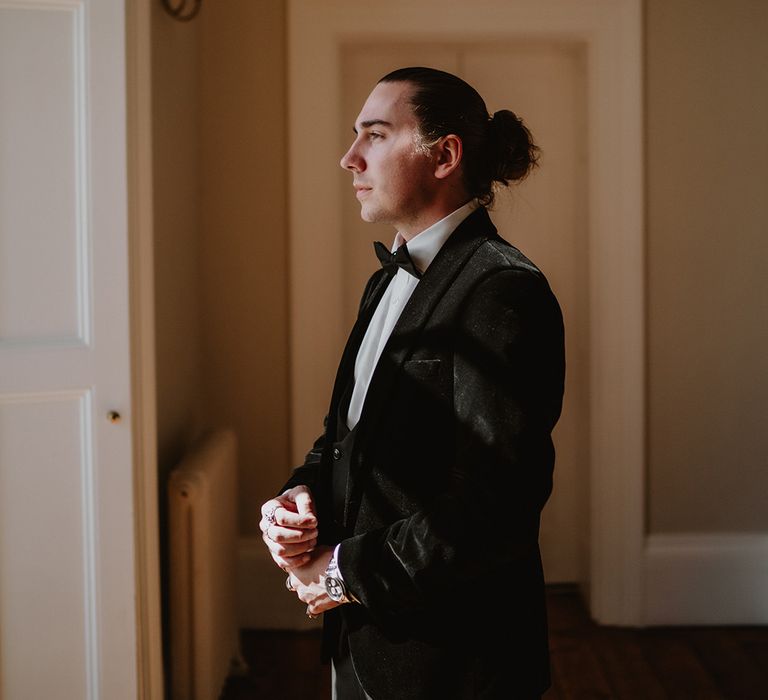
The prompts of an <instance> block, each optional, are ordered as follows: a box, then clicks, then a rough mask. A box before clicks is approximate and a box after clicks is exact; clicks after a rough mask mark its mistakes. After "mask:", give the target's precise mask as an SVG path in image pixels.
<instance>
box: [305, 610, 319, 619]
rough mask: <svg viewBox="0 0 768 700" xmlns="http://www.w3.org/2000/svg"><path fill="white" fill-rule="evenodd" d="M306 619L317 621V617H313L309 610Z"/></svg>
mask: <svg viewBox="0 0 768 700" xmlns="http://www.w3.org/2000/svg"><path fill="white" fill-rule="evenodd" d="M307 617H308V618H309V619H310V620H316V619H317V615H313V614H312V613H311V612H309V608H307Z"/></svg>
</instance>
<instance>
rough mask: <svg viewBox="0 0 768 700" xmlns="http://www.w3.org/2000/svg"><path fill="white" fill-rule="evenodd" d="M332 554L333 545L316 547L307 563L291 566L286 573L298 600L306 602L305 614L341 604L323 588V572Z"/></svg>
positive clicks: (319, 611) (312, 613)
mask: <svg viewBox="0 0 768 700" xmlns="http://www.w3.org/2000/svg"><path fill="white" fill-rule="evenodd" d="M332 556H333V547H326V546H324V545H323V546H320V547H317V548H316V549H315V551H314V552H313V553H312V557H311V559H310V561H309V562H308V563H307V564H305V565H304V566H299V567H296V568H292V569H291V572H290V574H289V575H288V582H289V583H290V584H291V589H292V590H294V591H296V595H297V596H298V597H299V600H300V601H302V602H304V603H306V604H307V615H313V616H314V615H319V614H320V613H324V612H325V611H326V610H330V609H331V608H335V607H338V606H339V605H341V603H337V602H336V601H335V600H331V599H330V598H329V597H328V593H327V592H326V590H325V582H324V581H325V575H324V574H325V570H326V569H327V568H328V562H330V561H331V557H332Z"/></svg>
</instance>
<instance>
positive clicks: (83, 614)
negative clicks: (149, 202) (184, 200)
mask: <svg viewBox="0 0 768 700" xmlns="http://www.w3.org/2000/svg"><path fill="white" fill-rule="evenodd" d="M124 16H125V8H124V4H123V0H97V1H96V0H90V1H87V0H82V1H78V0H45V1H43V0H10V1H6V0H0V697H2V699H3V700H27V699H28V700H39V699H40V698H60V699H61V700H95V699H96V698H104V699H105V700H107V699H108V700H121V699H123V698H125V699H128V698H131V699H134V698H136V696H137V678H136V622H135V604H134V594H135V579H134V562H133V531H134V530H133V528H134V522H133V496H132V474H133V467H132V455H131V410H130V408H131V407H130V374H129V371H130V367H129V332H128V276H127V263H128V260H127V218H126V199H127V198H126V153H125V142H126V124H125V77H124V76H125V48H124V33H125V26H124V25H125V19H124ZM110 412H114V413H113V414H112V416H111V419H110Z"/></svg>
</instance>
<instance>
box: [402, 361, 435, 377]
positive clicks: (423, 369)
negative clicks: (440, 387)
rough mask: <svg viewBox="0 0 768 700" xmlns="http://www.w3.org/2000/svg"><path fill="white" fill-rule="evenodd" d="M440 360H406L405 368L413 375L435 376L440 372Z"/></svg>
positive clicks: (409, 374)
mask: <svg viewBox="0 0 768 700" xmlns="http://www.w3.org/2000/svg"><path fill="white" fill-rule="evenodd" d="M440 364H441V363H440V360H439V359H437V358H435V359H431V360H406V361H405V362H404V363H403V369H404V370H405V373H406V374H407V375H408V376H411V377H418V378H421V377H435V376H437V375H438V374H440Z"/></svg>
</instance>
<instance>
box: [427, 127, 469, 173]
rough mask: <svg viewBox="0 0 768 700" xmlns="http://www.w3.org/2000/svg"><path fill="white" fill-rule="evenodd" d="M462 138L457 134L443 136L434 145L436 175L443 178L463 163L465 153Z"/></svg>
mask: <svg viewBox="0 0 768 700" xmlns="http://www.w3.org/2000/svg"><path fill="white" fill-rule="evenodd" d="M463 152H464V151H463V148H462V144H461V139H460V138H459V137H458V136H456V134H448V135H447V136H443V137H442V138H441V139H440V141H438V142H437V144H435V145H434V146H433V147H432V155H433V157H434V159H435V160H434V163H435V177H436V178H437V179H438V180H443V179H445V178H446V177H448V176H449V175H450V174H451V173H452V172H454V171H455V170H456V169H457V168H458V167H459V164H460V163H461V157H462V154H463Z"/></svg>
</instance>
